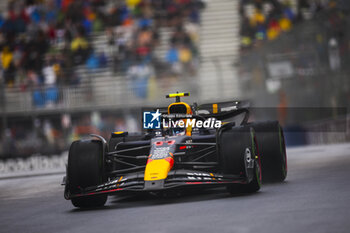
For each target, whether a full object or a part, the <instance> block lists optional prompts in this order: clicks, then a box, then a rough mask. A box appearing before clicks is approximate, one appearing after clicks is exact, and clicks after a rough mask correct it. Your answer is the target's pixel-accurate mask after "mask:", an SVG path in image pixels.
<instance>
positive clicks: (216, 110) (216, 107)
mask: <svg viewBox="0 0 350 233" xmlns="http://www.w3.org/2000/svg"><path fill="white" fill-rule="evenodd" d="M213 113H218V104H213Z"/></svg>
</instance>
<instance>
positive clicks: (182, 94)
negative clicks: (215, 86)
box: [166, 92, 190, 98]
mask: <svg viewBox="0 0 350 233" xmlns="http://www.w3.org/2000/svg"><path fill="white" fill-rule="evenodd" d="M184 96H190V93H189V92H182V93H172V94H169V95H166V98H175V97H184Z"/></svg>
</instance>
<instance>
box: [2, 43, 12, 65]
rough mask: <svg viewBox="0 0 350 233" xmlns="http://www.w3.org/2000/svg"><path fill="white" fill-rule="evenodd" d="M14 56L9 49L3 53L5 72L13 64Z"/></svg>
mask: <svg viewBox="0 0 350 233" xmlns="http://www.w3.org/2000/svg"><path fill="white" fill-rule="evenodd" d="M12 59H13V54H12V53H11V52H10V50H9V48H8V47H5V48H4V50H3V51H2V53H1V65H2V67H3V68H4V70H7V69H8V68H9V66H10V64H11V62H12Z"/></svg>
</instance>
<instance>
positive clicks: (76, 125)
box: [0, 112, 141, 159]
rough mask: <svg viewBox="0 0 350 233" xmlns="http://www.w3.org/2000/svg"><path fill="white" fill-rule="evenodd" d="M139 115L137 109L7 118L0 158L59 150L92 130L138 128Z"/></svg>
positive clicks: (102, 132) (106, 131) (104, 133)
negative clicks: (134, 110) (135, 110)
mask: <svg viewBox="0 0 350 233" xmlns="http://www.w3.org/2000/svg"><path fill="white" fill-rule="evenodd" d="M140 115H141V114H140V113H138V112H127V113H121V112H113V113H111V112H103V113H101V112H92V113H76V114H62V115H50V116H45V117H37V118H30V117H23V118H21V119H16V120H9V122H8V125H9V128H7V129H6V130H5V132H4V135H3V136H4V138H3V139H2V140H1V141H0V159H1V158H2V157H6V158H9V157H16V156H21V157H22V156H29V155H32V154H43V155H55V154H60V153H61V152H62V151H66V150H67V149H68V148H69V145H70V144H71V142H73V141H75V140H79V139H81V138H86V137H88V136H89V135H90V134H92V133H94V134H98V135H101V136H103V137H104V138H106V139H108V138H109V137H110V134H111V132H115V131H129V132H131V134H132V133H133V132H140V130H141V128H140V125H141V124H140V123H141V120H140V119H138V116H140Z"/></svg>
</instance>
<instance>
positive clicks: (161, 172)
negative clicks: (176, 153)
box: [144, 153, 174, 181]
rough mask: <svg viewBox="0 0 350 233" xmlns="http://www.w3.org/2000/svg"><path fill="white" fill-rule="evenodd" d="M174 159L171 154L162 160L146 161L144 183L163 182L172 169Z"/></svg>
mask: <svg viewBox="0 0 350 233" xmlns="http://www.w3.org/2000/svg"><path fill="white" fill-rule="evenodd" d="M173 165H174V159H173V156H172V154H171V153H169V157H166V158H164V159H148V160H147V165H146V169H145V176H144V180H145V181H153V180H164V179H166V178H167V176H168V173H169V171H170V170H171V169H172V168H173Z"/></svg>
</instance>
